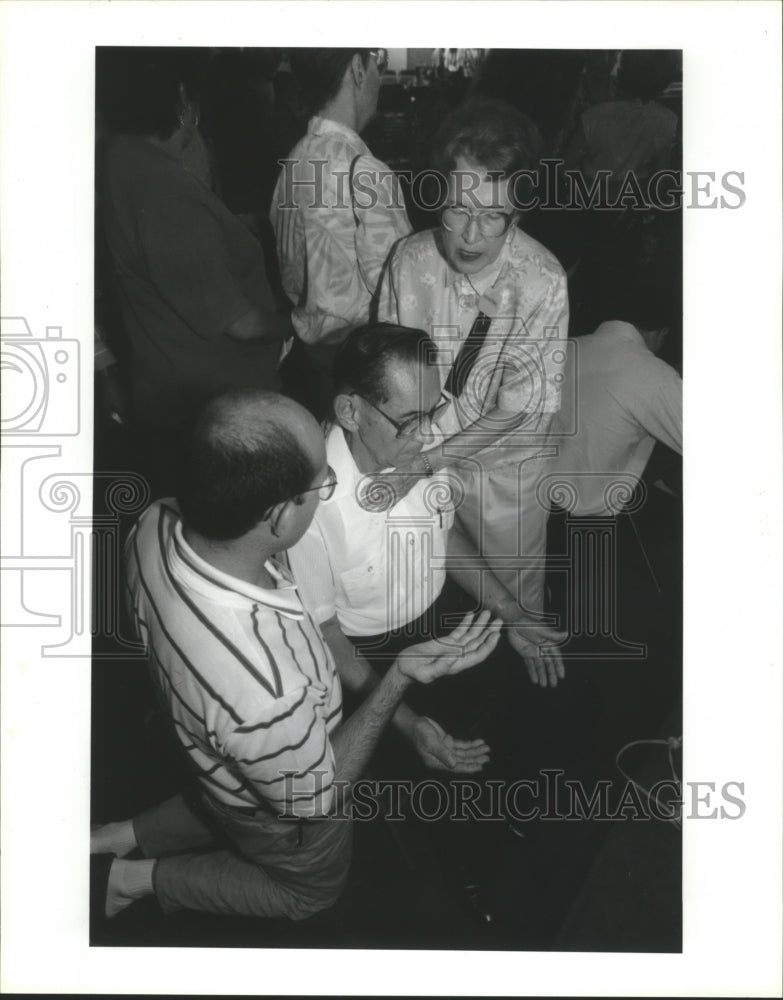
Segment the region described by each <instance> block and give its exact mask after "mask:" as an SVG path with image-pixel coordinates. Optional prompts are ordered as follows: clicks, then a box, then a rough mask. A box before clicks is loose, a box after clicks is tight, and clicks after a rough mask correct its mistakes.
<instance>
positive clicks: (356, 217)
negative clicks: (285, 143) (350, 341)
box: [270, 49, 411, 417]
mask: <svg viewBox="0 0 783 1000" xmlns="http://www.w3.org/2000/svg"><path fill="white" fill-rule="evenodd" d="M386 65H387V56H386V50H385V49H355V50H353V49H298V50H295V51H294V52H292V53H291V68H292V70H293V72H294V75H295V76H296V78H297V80H298V81H299V83H300V85H301V86H302V89H303V91H304V94H305V97H306V98H307V100H308V103H309V104H310V107H311V108H312V110H313V112H314V117H312V118H311V119H310V121H309V122H308V126H307V134H306V135H305V136H304V137H303V138H302V139H301V140H300V142H299V143H297V145H296V146H295V147H294V149H293V150H292V151H291V153H290V154H289V155H288V156H287V157H286V158H285V159H284V160H281V161H280V164H281V171H280V176H279V178H278V182H277V185H276V187H275V190H274V194H273V196H272V204H271V208H270V219H271V222H272V227H273V229H274V232H275V240H276V242H277V255H278V260H279V263H280V274H281V280H282V284H283V289H284V290H285V293H286V295H287V296H288V298H289V299H290V300H291V303H292V305H293V312H292V322H293V326H294V330H295V332H296V337H297V342H295V344H294V353H293V354H292V356H291V359H290V361H289V363H288V366H289V374H290V378H289V381H290V384H291V388H290V391H291V392H292V394H293V395H295V396H297V397H298V398H301V400H302V402H305V403H306V404H307V405H309V406H310V407H311V408H312V409H313V411H314V412H316V413H317V415H318V416H319V417H320V416H323V411H324V410H325V408H326V407H328V404H329V402H330V398H329V396H330V394H329V389H328V369H329V365H330V362H331V360H332V358H333V356H334V352H335V350H336V348H337V347H339V345H340V343H342V341H343V340H345V338H346V336H347V334H348V333H349V332H350V330H352V329H354V328H355V327H357V326H359V325H361V324H362V323H366V322H367V321H368V320H369V318H370V312H371V307H372V302H373V298H374V296H375V294H376V290H377V287H378V283H379V281H380V277H381V272H382V269H383V266H384V264H385V263H386V259H387V257H388V255H389V252H390V250H391V248H392V247H393V246H394V244H395V243H396V242H397V240H399V239H401V238H402V237H403V236H407V235H408V233H410V231H411V227H410V223H409V222H408V217H407V214H406V211H405V203H404V200H403V197H402V191H401V189H400V185H399V182H398V180H397V178H396V177H395V175H394V173H393V171H392V170H390V169H389V167H388V166H387V165H386V164H385V163H383V162H382V161H381V160H378V159H377V158H375V157H374V156H373V155H372V154H371V152H370V150H369V149H368V147H367V145H366V144H365V142H364V141H363V140H362V139H361V138H360V137H359V134H360V133H361V131H362V130H363V129H364V127H365V126H366V125H367V124H368V123H369V122H370V120H371V119H372V118H373V116H374V115H375V113H376V110H377V107H378V95H379V92H380V85H381V75H382V73H383V71H384V69H385V68H386ZM308 366H309V367H310V368H313V367H314V368H315V370H316V372H315V375H316V377H312V376H311V377H308V375H307V374H306V372H305V373H303V372H302V371H301V370H300V369H301V368H302V367H305V369H306V370H307V368H308ZM318 373H320V374H321V379H320V380H319V379H318V378H317V374H318ZM305 383H306V384H305ZM324 388H325V391H324ZM308 396H309V397H310V398H306V397H308Z"/></svg>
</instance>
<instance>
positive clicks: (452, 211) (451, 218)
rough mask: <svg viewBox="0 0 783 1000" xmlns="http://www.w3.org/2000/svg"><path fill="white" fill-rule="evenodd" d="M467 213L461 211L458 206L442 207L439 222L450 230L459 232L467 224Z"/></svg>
mask: <svg viewBox="0 0 783 1000" xmlns="http://www.w3.org/2000/svg"><path fill="white" fill-rule="evenodd" d="M468 218H469V216H468V213H467V212H462V211H460V209H458V208H444V209H443V212H442V214H441V222H442V223H443V225H444V226H445V227H446V229H450V230H451V231H452V232H455V233H461V232H462V230H463V229H464V228H465V226H466V225H467V224H468Z"/></svg>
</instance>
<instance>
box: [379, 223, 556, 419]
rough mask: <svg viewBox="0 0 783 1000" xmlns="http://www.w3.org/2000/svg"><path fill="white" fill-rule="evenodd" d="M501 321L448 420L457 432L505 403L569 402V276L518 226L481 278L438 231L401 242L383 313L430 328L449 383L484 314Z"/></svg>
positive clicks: (386, 282) (550, 407) (546, 407)
mask: <svg viewBox="0 0 783 1000" xmlns="http://www.w3.org/2000/svg"><path fill="white" fill-rule="evenodd" d="M480 310H483V311H485V312H487V311H489V314H490V315H492V317H493V318H492V324H491V326H490V330H489V333H488V334H487V337H486V339H485V341H484V344H483V346H482V348H481V351H480V353H479V355H478V357H477V359H476V362H475V364H474V366H473V369H472V371H471V373H470V375H469V377H468V379H467V382H466V384H465V388H464V390H463V392H462V395H461V397H460V399H459V405H455V404H452V406H451V407H450V408H449V411H448V412H447V413H446V414H445V416H444V417H443V418H442V419H441V420H440V421H439V427H440V430H441V431H442V432H443V434H444V436H446V437H449V436H451V435H452V434H454V433H457V432H458V431H459V430H461V429H463V428H464V427H466V426H468V425H469V424H470V423H472V422H473V421H474V420H476V419H477V418H478V417H479V416H481V415H482V414H485V413H487V412H489V411H490V410H491V409H493V408H494V407H495V406H499V407H500V409H501V410H503V411H506V412H509V413H520V412H525V413H529V414H531V415H532V414H538V415H539V418H540V419H539V421H538V424H539V431H540V430H541V429H542V428H541V424H542V422H543V423H546V419H547V418H546V417H544V415H550V414H552V413H554V412H556V411H557V410H558V409H559V407H560V392H561V385H562V382H563V369H564V366H565V361H566V352H565V349H564V345H563V342H564V341H565V340H566V338H567V335H568V293H567V287H566V277H565V274H564V272H563V269H562V267H561V266H560V264H559V263H558V261H557V259H556V258H555V257H554V256H553V255H552V254H551V253H550V252H549V251H548V250H547V249H546V248H545V247H543V246H541V244H540V243H538V242H537V241H536V240H534V239H533V238H532V237H530V236H528V235H527V234H526V233H524V232H523V231H522V230H521V229H517V228H514V229H511V230H510V231H509V237H508V239H507V240H506V243H505V244H504V246H503V249H502V250H501V252H500V255H499V256H498V258H497V260H496V261H495V263H494V264H493V265H492V267H491V268H490V269H489V270H488V272H484V273H482V274H479V275H475V276H473V277H472V278H470V279H469V278H468V277H466V276H464V275H460V274H458V273H457V272H455V271H453V270H452V269H451V268H450V267H449V265H448V263H447V262H446V259H445V257H444V256H443V253H442V252H441V249H440V243H439V231H438V230H437V229H431V230H427V231H426V232H423V233H416V234H414V235H412V236H409V237H408V238H407V239H405V240H403V241H402V242H401V243H399V245H398V246H397V247H396V248H395V251H394V254H393V256H392V259H391V261H390V264H389V268H388V269H387V272H386V275H385V276H384V279H383V282H382V286H381V290H380V295H379V303H378V318H379V319H381V320H386V321H388V322H392V323H401V324H403V325H404V326H413V327H419V328H421V329H424V330H426V331H427V333H428V334H429V335H430V336H431V337H432V339H433V340H434V341H435V343H436V344H437V345H438V348H439V358H438V361H439V364H440V368H441V383H442V384H444V383H445V381H446V377H447V376H448V372H449V368H450V367H451V364H452V362H453V360H454V358H455V357H456V355H457V352H458V351H459V348H460V345H461V344H462V342H463V341H464V340H465V338H466V337H467V336H468V333H469V332H470V328H471V326H472V325H473V322H474V320H475V318H476V316H477V315H478V313H479V311H480Z"/></svg>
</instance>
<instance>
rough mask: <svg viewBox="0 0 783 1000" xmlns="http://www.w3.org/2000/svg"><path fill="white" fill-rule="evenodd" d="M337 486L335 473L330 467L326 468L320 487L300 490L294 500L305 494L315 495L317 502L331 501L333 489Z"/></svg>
mask: <svg viewBox="0 0 783 1000" xmlns="http://www.w3.org/2000/svg"><path fill="white" fill-rule="evenodd" d="M336 486H337V473H336V472H335V471H334V469H333V468H332V467H331V465H329V466H327V472H326V479H324V481H323V482H322V483H321V485H320V486H311V487H310V488H309V489H308V490H301V492H299V493H297V495H296V499H298V498H299V497H300V496H304V495H305V493H317V494H318V499H319V500H322V501H324V500H331V498H332V495H333V494H334V489H335V487H336Z"/></svg>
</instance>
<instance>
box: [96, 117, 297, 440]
mask: <svg viewBox="0 0 783 1000" xmlns="http://www.w3.org/2000/svg"><path fill="white" fill-rule="evenodd" d="M105 166H106V169H105V189H104V192H103V198H102V202H101V206H102V213H103V220H104V226H105V231H106V237H107V244H108V247H109V250H110V253H111V256H112V263H113V269H114V276H115V280H116V284H117V290H118V293H119V297H120V303H121V307H122V316H123V323H124V326H125V328H126V332H127V335H128V338H129V341H130V348H131V365H132V386H133V412H134V417H135V420H136V421H137V422H140V423H142V424H144V425H151V426H163V427H176V426H178V425H180V424H182V423H184V422H186V421H187V420H188V419H190V418H191V417H192V415H193V414H194V413H195V412H196V410H197V409H198V408H199V407H200V406H201V405H203V403H204V402H205V401H206V400H207V399H209V398H210V397H211V396H213V395H217V394H218V393H220V392H221V391H224V390H226V389H230V388H241V387H245V386H257V387H260V388H269V389H274V388H276V387H277V385H278V384H279V382H278V377H277V359H278V355H279V352H280V339H279V338H278V337H270V338H269V339H268V340H257V341H254V342H240V341H237V340H233V339H231V338H230V337H227V336H225V335H224V334H225V331H226V329H227V328H228V326H229V325H230V324H231V322H232V321H233V320H236V319H237V318H238V317H239V316H241V315H242V314H243V313H245V312H247V311H248V310H249V309H251V308H252V307H253V306H254V305H256V304H258V305H261V306H264V307H266V308H268V309H274V298H273V296H272V292H271V290H270V289H269V285H268V282H267V279H266V273H265V269H264V258H263V253H262V251H261V248H260V246H259V244H258V242H257V241H256V240H255V238H254V237H253V236H252V235H251V234H250V232H249V231H248V230H246V229H245V227H244V226H242V225H241V223H240V222H239V221H238V220H237V219H236V217H235V216H233V215H232V214H231V213H230V212H229V211H228V209H226V208H225V206H224V205H223V204H222V202H221V201H220V200H219V199H218V198H217V197H216V196H215V195H214V194H213V193H212V192H211V191H210V189H209V188H208V187H207V186H206V184H204V183H203V181H202V180H200V179H199V178H197V177H196V176H194V175H193V174H192V173H191V172H190V171H188V170H187V169H185V168H184V167H183V166H182V165H181V164H180V163H178V162H177V161H176V160H175V159H173V158H172V157H171V156H169V155H167V153H166V152H164V151H163V150H161V149H159V148H156V147H155V146H154V145H152V144H151V143H149V142H147V141H146V140H145V139H143V138H142V137H139V136H117V137H116V138H115V139H114V140H113V141H112V142H111V143H110V144H109V147H108V149H107V153H106V165H105Z"/></svg>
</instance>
